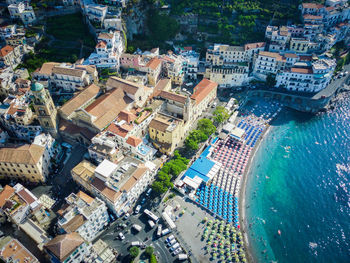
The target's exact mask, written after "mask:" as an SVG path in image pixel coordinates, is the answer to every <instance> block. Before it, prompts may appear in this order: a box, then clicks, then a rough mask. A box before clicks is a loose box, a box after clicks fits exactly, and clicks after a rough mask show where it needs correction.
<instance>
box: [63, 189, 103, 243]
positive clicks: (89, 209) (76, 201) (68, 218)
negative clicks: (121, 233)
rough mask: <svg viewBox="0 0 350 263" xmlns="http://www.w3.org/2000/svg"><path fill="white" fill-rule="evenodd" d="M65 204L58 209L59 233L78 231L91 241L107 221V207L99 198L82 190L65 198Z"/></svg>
mask: <svg viewBox="0 0 350 263" xmlns="http://www.w3.org/2000/svg"><path fill="white" fill-rule="evenodd" d="M65 200H66V203H67V205H66V206H64V207H63V208H62V209H60V210H59V214H60V217H59V219H58V222H57V226H58V229H59V231H60V232H61V233H67V234H69V233H73V232H76V233H78V234H79V235H80V236H81V237H82V238H83V239H85V240H86V241H88V242H91V241H92V240H94V239H95V237H96V236H97V235H98V233H99V232H100V231H102V230H103V229H104V228H105V227H106V226H107V225H108V222H109V216H108V212H107V207H106V205H105V203H104V202H103V201H101V200H100V199H99V198H97V197H96V198H92V197H90V196H89V195H87V194H85V193H84V192H82V191H79V192H78V193H77V194H74V193H71V194H70V195H69V196H68V197H66V198H65Z"/></svg>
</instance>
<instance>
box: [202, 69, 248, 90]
mask: <svg viewBox="0 0 350 263" xmlns="http://www.w3.org/2000/svg"><path fill="white" fill-rule="evenodd" d="M248 73H249V67H248V65H233V66H231V67H210V68H206V69H205V77H206V78H208V79H210V80H211V81H214V82H216V83H218V84H219V87H220V88H231V87H240V86H243V85H244V84H246V83H247V82H248V81H249V77H248Z"/></svg>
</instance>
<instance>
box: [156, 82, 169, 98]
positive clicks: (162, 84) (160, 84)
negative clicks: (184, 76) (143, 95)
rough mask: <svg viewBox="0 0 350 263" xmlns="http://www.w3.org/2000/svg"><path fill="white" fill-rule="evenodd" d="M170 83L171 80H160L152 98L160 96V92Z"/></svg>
mask: <svg viewBox="0 0 350 263" xmlns="http://www.w3.org/2000/svg"><path fill="white" fill-rule="evenodd" d="M169 82H170V83H171V80H170V79H161V80H159V81H158V83H157V85H156V86H155V88H154V90H153V94H152V96H154V97H155V96H159V94H160V92H161V91H162V90H164V89H165V87H166V86H167V85H168V84H169Z"/></svg>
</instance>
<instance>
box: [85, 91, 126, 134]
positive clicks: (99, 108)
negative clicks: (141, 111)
mask: <svg viewBox="0 0 350 263" xmlns="http://www.w3.org/2000/svg"><path fill="white" fill-rule="evenodd" d="M130 102H131V101H130V99H129V98H127V96H125V95H124V92H123V90H122V89H121V88H116V89H113V90H110V91H108V92H107V93H105V94H103V95H102V96H100V97H99V98H97V99H96V100H95V101H94V102H93V103H92V104H90V105H89V106H88V107H86V108H85V111H87V112H88V113H89V114H91V115H93V116H95V117H96V120H95V121H94V125H95V126H96V127H97V128H99V129H103V128H105V127H106V126H107V125H108V124H110V123H111V122H112V121H113V120H114V119H116V118H117V116H118V114H119V113H120V111H122V110H124V109H125V108H126V107H127V105H128V104H129V103H130Z"/></svg>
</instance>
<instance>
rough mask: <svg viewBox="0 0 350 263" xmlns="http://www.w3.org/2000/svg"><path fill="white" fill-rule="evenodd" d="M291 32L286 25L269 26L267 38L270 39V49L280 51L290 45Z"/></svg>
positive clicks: (266, 33) (266, 32)
mask: <svg viewBox="0 0 350 263" xmlns="http://www.w3.org/2000/svg"><path fill="white" fill-rule="evenodd" d="M291 35H292V34H291V32H290V31H289V29H288V28H287V27H286V26H281V27H277V26H267V27H266V31H265V38H266V39H268V40H269V42H270V43H269V51H271V52H280V51H283V50H285V49H286V48H287V47H288V42H289V40H290V37H291Z"/></svg>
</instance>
